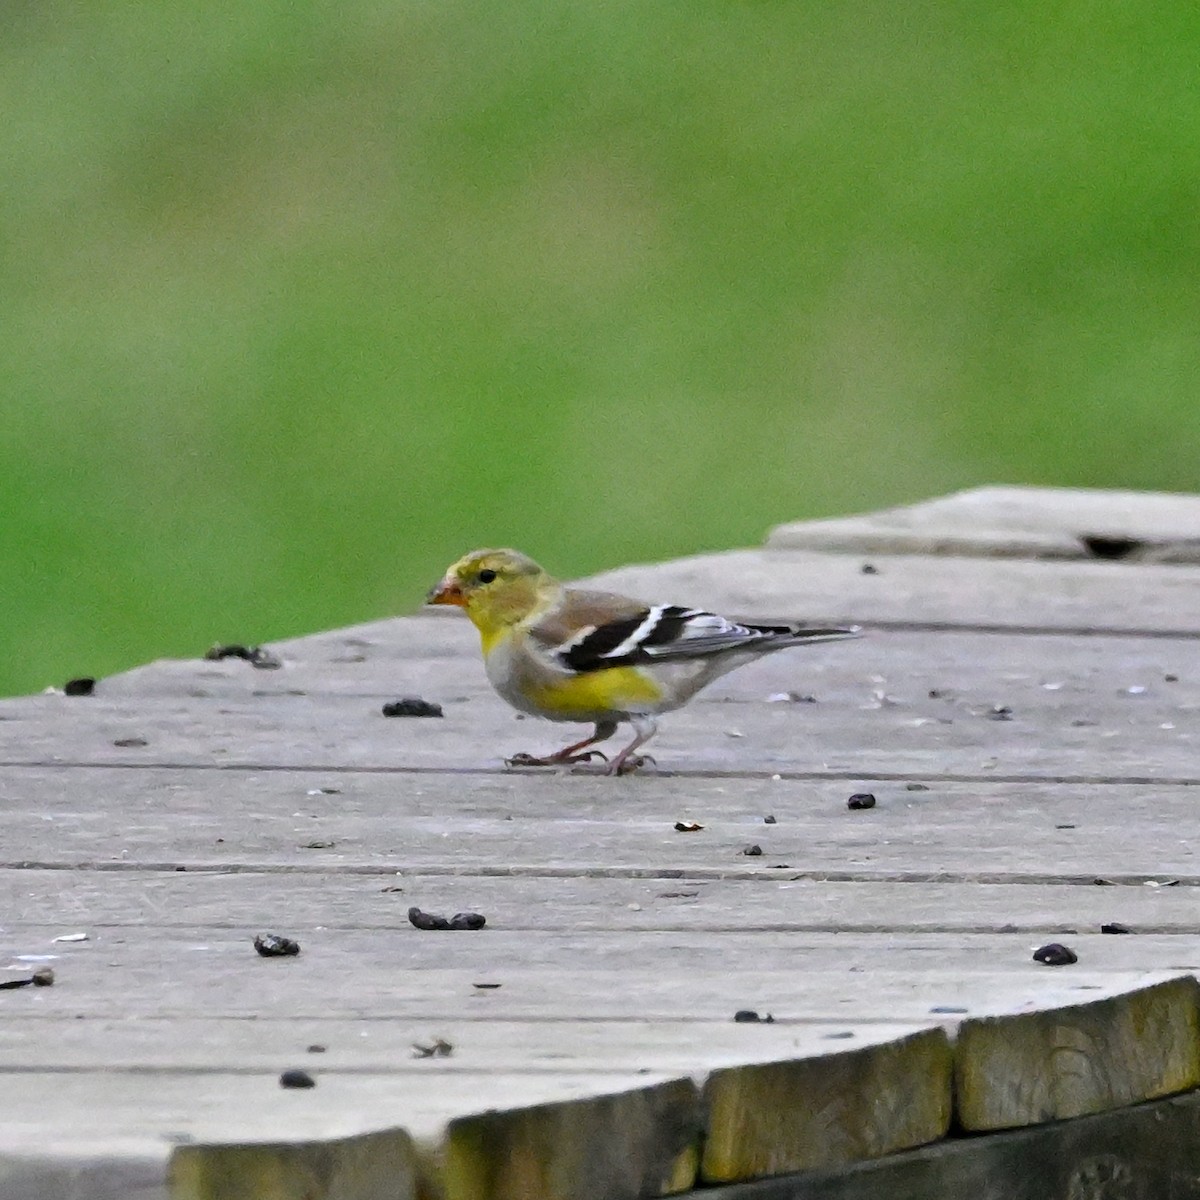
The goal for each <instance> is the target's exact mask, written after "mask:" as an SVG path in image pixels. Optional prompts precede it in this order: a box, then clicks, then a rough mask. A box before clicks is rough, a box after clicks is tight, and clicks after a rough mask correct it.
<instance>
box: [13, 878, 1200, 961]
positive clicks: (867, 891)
mask: <svg viewBox="0 0 1200 1200" xmlns="http://www.w3.org/2000/svg"><path fill="white" fill-rule="evenodd" d="M780 876H781V873H780V872H771V871H763V872H761V873H760V875H759V876H758V877H757V878H753V879H711V878H701V879H695V878H689V879H686V880H683V881H680V880H677V879H674V880H673V879H640V878H587V877H583V878H580V877H562V876H553V875H549V876H547V875H541V876H538V875H533V876H524V875H513V876H491V875H445V874H442V875H419V874H407V873H406V874H401V875H396V874H390V873H381V874H379V875H358V874H353V873H340V872H337V871H330V872H323V871H314V872H306V873H304V875H303V878H302V879H297V880H292V881H290V882H289V881H288V880H286V879H284V880H281V879H280V873H279V872H253V871H246V872H235V873H222V872H215V871H214V872H197V871H186V872H180V871H138V870H127V871H118V872H107V871H86V870H68V871H65V872H64V871H28V870H0V913H3V914H4V921H5V924H4V926H3V927H2V928H3V930H5V931H6V932H4V933H0V944H3V945H11V944H15V935H16V934H17V932H18V931H19V930H20V929H21V927H22V926H27V925H37V926H39V927H40V928H42V929H45V928H46V927H52V926H57V927H59V928H61V929H63V930H73V929H75V928H76V927H77V926H79V925H82V926H84V928H86V929H88V930H91V931H92V932H94V933H95V932H98V933H102V934H103V935H105V936H107V935H108V934H109V933H111V932H112V931H113V930H116V929H120V928H122V927H127V926H144V925H147V924H149V925H152V926H153V927H154V928H155V929H156V930H159V931H163V932H165V931H167V930H171V929H195V928H202V927H208V928H214V929H226V930H238V931H245V930H248V929H257V928H258V927H260V926H261V927H263V928H268V927H270V928H274V927H275V926H279V927H281V928H284V929H291V930H293V931H296V932H301V931H307V930H309V929H313V928H316V927H320V928H322V929H327V930H333V929H361V930H369V929H395V928H397V926H401V925H403V923H404V920H405V913H406V912H407V910H408V907H409V905H410V904H417V905H419V906H420V907H423V908H426V909H428V910H430V911H433V912H444V913H454V912H462V911H465V910H467V909H477V910H478V911H480V912H482V913H485V914H491V917H492V922H493V925H494V924H495V922H496V920H497V914H500V913H503V914H504V921H505V924H506V926H507V927H508V928H516V927H520V928H527V929H543V930H556V929H558V930H561V929H573V930H576V931H580V932H582V931H585V930H610V931H615V930H619V929H640V930H652V929H658V930H663V931H682V930H702V929H708V930H725V931H728V932H739V931H741V930H753V929H758V930H766V929H771V930H775V931H776V932H784V931H788V930H790V931H794V932H797V933H819V932H841V933H886V932H892V931H895V930H897V929H905V930H908V931H909V932H913V933H934V932H954V931H958V932H962V933H983V932H987V931H988V930H1004V931H1006V932H1010V933H1027V934H1030V935H1037V936H1047V937H1048V936H1049V935H1059V934H1065V933H1068V932H1071V933H1074V932H1076V931H1085V932H1092V933H1095V932H1097V931H1098V930H1099V929H1100V926H1101V925H1102V924H1108V923H1111V922H1114V921H1115V922H1118V923H1121V924H1124V925H1126V926H1127V927H1129V928H1130V929H1131V930H1132V931H1134V932H1137V933H1140V934H1146V933H1173V934H1183V933H1186V934H1191V935H1196V934H1200V911H1198V910H1197V905H1196V896H1197V893H1196V891H1195V889H1194V887H1189V886H1187V885H1180V886H1176V887H1144V886H1136V887H1135V886H1121V887H1096V886H1087V885H1078V884H1017V885H1014V884H1004V883H947V882H921V883H919V884H913V883H891V882H882V883H880V882H871V881H865V882H844V881H837V880H818V879H814V878H810V877H805V878H802V879H795V878H793V876H794V872H791V871H789V872H787V873H786V875H785V876H784V877H783V878H781V877H780ZM385 888H386V889H389V890H388V891H386V892H385V891H384V889H385ZM0 965H2V963H0Z"/></svg>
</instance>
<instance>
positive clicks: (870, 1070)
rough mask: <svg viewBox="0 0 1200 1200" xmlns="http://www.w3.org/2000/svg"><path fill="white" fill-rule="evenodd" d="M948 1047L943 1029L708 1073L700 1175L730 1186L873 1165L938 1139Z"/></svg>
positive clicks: (945, 1105)
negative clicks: (803, 1058) (839, 1051)
mask: <svg viewBox="0 0 1200 1200" xmlns="http://www.w3.org/2000/svg"><path fill="white" fill-rule="evenodd" d="M950 1063H951V1059H950V1045H949V1042H948V1041H947V1040H946V1038H945V1035H944V1034H943V1033H942V1032H941V1030H936V1031H934V1030H926V1031H922V1032H918V1033H912V1034H910V1035H909V1036H907V1037H904V1038H902V1039H895V1040H892V1041H890V1042H889V1043H888V1044H887V1045H886V1046H882V1047H869V1048H867V1049H862V1048H858V1047H856V1048H854V1049H851V1050H847V1051H846V1052H845V1053H843V1054H838V1055H833V1056H826V1057H822V1058H815V1059H812V1060H810V1061H808V1062H791V1063H758V1064H755V1065H747V1066H741V1067H732V1068H728V1069H721V1070H716V1071H713V1072H712V1073H711V1074H710V1075H709V1076H708V1078H707V1080H706V1081H705V1084H704V1101H705V1105H706V1107H707V1110H708V1114H709V1115H708V1124H707V1127H706V1130H705V1136H704V1151H703V1155H702V1158H701V1162H700V1176H701V1178H702V1179H703V1180H704V1182H706V1183H727V1182H732V1181H735V1180H739V1179H756V1178H759V1177H761V1176H764V1175H781V1174H784V1173H786V1172H789V1171H802V1170H808V1169H812V1168H817V1167H827V1166H832V1165H835V1164H838V1163H849V1162H856V1161H861V1160H862V1159H865V1158H878V1157H879V1156H881V1155H884V1154H890V1153H892V1152H894V1151H897V1150H905V1149H908V1148H910V1147H912V1146H919V1145H922V1144H923V1143H925V1142H932V1141H935V1140H936V1139H938V1138H940V1137H944V1136H945V1134H946V1131H947V1129H948V1128H949V1126H950V1109H951V1094H950V1072H951V1065H950Z"/></svg>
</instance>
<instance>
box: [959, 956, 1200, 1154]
mask: <svg viewBox="0 0 1200 1200" xmlns="http://www.w3.org/2000/svg"><path fill="white" fill-rule="evenodd" d="M1198 1000H1200V986H1198V985H1197V984H1196V981H1195V979H1191V978H1183V979H1177V980H1171V981H1169V982H1165V983H1160V984H1155V985H1153V986H1151V987H1147V988H1142V989H1139V990H1137V991H1131V992H1127V993H1125V994H1123V995H1120V996H1112V997H1109V998H1106V999H1103V1000H1099V1001H1091V1002H1088V1003H1085V1004H1083V1005H1080V1006H1078V1007H1076V1006H1072V1007H1068V1008H1053V1009H1044V1010H1041V1011H1032V1012H1030V1011H1026V1012H1015V1013H1008V1014H1005V1015H1003V1016H992V1017H973V1018H970V1019H969V1020H966V1021H964V1022H963V1023H962V1025H960V1026H959V1030H958V1044H957V1046H956V1048H955V1064H954V1081H955V1088H954V1095H955V1113H956V1115H957V1118H958V1122H959V1124H960V1125H961V1126H962V1128H963V1129H967V1130H972V1131H981V1130H990V1129H1003V1128H1007V1127H1009V1126H1014V1125H1036V1124H1038V1123H1040V1122H1042V1121H1053V1120H1060V1119H1062V1118H1064V1117H1080V1116H1087V1115H1089V1114H1091V1113H1095V1112H1104V1111H1107V1110H1108V1109H1112V1108H1119V1107H1120V1106H1122V1105H1125V1104H1136V1103H1138V1102H1139V1101H1142V1100H1146V1099H1152V1098H1155V1097H1158V1096H1165V1095H1169V1094H1170V1093H1172V1092H1181V1091H1185V1090H1187V1089H1190V1088H1194V1087H1196V1086H1197V1085H1198V1084H1200V1029H1198V1025H1200V1007H1198Z"/></svg>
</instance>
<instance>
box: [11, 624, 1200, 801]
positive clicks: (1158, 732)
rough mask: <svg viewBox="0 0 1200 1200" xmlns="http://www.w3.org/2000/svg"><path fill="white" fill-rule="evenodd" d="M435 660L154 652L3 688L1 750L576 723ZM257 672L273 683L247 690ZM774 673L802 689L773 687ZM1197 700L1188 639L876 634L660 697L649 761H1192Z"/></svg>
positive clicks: (434, 764)
mask: <svg viewBox="0 0 1200 1200" xmlns="http://www.w3.org/2000/svg"><path fill="white" fill-rule="evenodd" d="M467 632H468V633H469V631H467ZM1043 643H1044V644H1043ZM1051 643H1056V644H1051ZM444 661H445V664H446V669H445V671H444V672H443V671H442V670H440V669H439V668H438V667H437V666H436V664H433V663H430V662H428V661H426V662H424V665H423V669H424V671H425V674H424V675H422V674H420V673H419V672H418V671H417V670H416V668H415V666H414V665H413V664H404V665H396V666H395V667H394V669H390V668H386V664H382V663H381V664H378V669H379V677H378V681H377V683H376V684H375V685H374V686H375V687H376V688H377V689H378V690H377V691H376V693H375V694H373V695H350V694H342V695H328V694H326V693H325V692H324V691H315V690H314V691H312V692H311V694H310V693H309V690H308V689H309V688H313V689H317V688H329V687H330V686H331V685H330V684H329V683H328V676H329V669H327V668H322V667H321V665H320V664H318V663H314V664H313V665H312V666H311V667H309V668H304V669H303V670H302V669H300V668H297V669H296V671H297V673H295V674H289V672H288V671H284V672H261V671H253V670H252V669H251V668H246V667H245V665H244V664H240V665H241V666H242V667H243V670H242V672H241V673H240V674H236V675H223V676H222V677H221V686H222V688H223V689H224V691H223V692H222V693H221V694H219V695H213V696H208V697H197V696H189V695H188V694H187V686H188V685H187V683H186V678H187V675H188V673H189V672H190V671H191V670H192V668H191V667H188V668H186V669H184V668H182V667H181V668H174V667H172V668H170V669H168V668H165V667H164V668H162V669H161V671H160V669H159V668H153V669H148V670H147V672H146V673H135V675H132V676H129V677H124V679H122V680H113V681H103V682H102V684H101V689H100V692H99V694H98V695H96V696H94V697H89V698H76V697H63V696H39V697H29V698H25V699H21V700H14V701H4V702H0V716H3V717H4V718H5V719H4V720H0V761H2V762H8V763H18V762H21V763H30V762H39V761H41V762H47V763H55V764H68V763H88V762H93V763H99V764H122V763H124V764H129V765H133V766H141V765H147V764H155V763H176V764H191V765H196V766H205V767H212V766H228V765H231V764H238V763H241V764H243V765H257V766H261V767H272V768H276V767H283V766H295V767H304V768H307V769H331V770H333V769H354V768H360V769H381V770H406V769H425V770H428V769H448V770H462V769H473V770H493V771H499V770H501V768H502V759H503V756H504V755H506V754H511V753H512V752H513V751H514V750H517V749H521V748H531V747H532V748H533V749H538V748H540V747H550V746H554V745H555V744H560V743H561V739H564V738H566V737H567V736H569V735H570V733H571V732H573V730H574V729H575V728H576V727H575V726H565V727H564V726H555V725H553V724H551V723H549V722H543V721H537V720H534V719H530V720H526V721H518V720H517V719H516V714H514V713H513V712H512V711H511V710H510V709H509V708H508V707H507V706H506V705H505V704H504V703H503V701H501V700H500V699H499V698H498V697H496V696H495V695H493V694H492V692H491V690H490V689H489V688H488V686H487V684H486V681H485V679H484V676H483V671H482V667H481V665H480V663H479V661H478V654H477V651H476V650H475V649H474V647H469V646H465V647H464V649H463V651H462V653H461V654H460V655H458V656H457V657H454V658H448V659H446V660H444ZM216 665H217V666H220V665H221V664H216ZM333 674H334V677H338V672H336V671H334V672H333ZM264 675H265V676H268V677H269V686H270V689H272V690H271V691H270V693H269V694H264V695H257V696H256V695H254V694H253V693H254V691H255V690H256V686H257V685H258V683H259V680H260V677H262V676H264ZM281 676H287V680H285V679H283V678H281ZM1167 676H1171V677H1172V680H1173V681H1168V679H1167ZM322 681H324V682H322ZM389 684H390V687H389ZM293 686H296V687H298V688H299V690H301V691H304V692H305V693H306V694H304V695H291V694H288V689H289V688H291V687H293ZM364 686H365V684H364ZM142 689H144V690H142ZM385 689H387V690H385ZM1131 689H1132V690H1131ZM110 692H111V693H112V694H111V695H110ZM389 692H390V694H391V695H395V694H397V693H404V692H419V693H422V694H424V695H425V696H426V697H427V698H429V699H435V700H439V701H442V702H444V704H445V711H446V716H445V717H444V718H442V719H424V720H417V719H409V720H402V719H397V720H388V719H386V718H384V717H383V716H382V715H381V714H380V705H381V703H382V698H384V697H386V696H387V695H388V694H389ZM788 693H795V694H796V695H807V694H814V695H816V696H817V698H818V702H817V703H788V702H782V703H780V702H775V703H772V702H769V697H772V696H786V695H787V694H788ZM931 693H932V695H931ZM997 707H999V708H1000V709H1001V710H1002V711H1000V712H999V714H997V711H996V709H997ZM1003 710H1007V711H1003ZM1197 712H1200V643H1193V644H1189V643H1182V642H1164V641H1155V640H1146V639H1142V640H1137V639H1133V640H1131V639H1113V644H1109V645H1106V646H1105V647H1104V652H1103V653H1099V652H1098V647H1097V643H1096V642H1095V640H1094V639H1084V638H1078V639H1061V638H1058V639H1037V638H1016V637H1008V636H1005V637H999V636H997V637H988V636H982V635H975V636H973V637H972V636H969V635H964V634H953V635H949V634H947V635H939V636H937V637H930V636H928V635H924V636H921V635H916V634H911V633H905V634H899V633H897V634H880V635H878V636H876V637H872V638H868V639H863V640H861V641H859V642H849V643H839V644H833V645H831V646H827V647H825V648H824V649H823V650H822V651H821V652H820V653H818V652H817V651H816V650H815V649H814V650H813V652H812V653H811V654H807V655H802V654H794V655H782V654H781V655H777V656H774V657H773V658H771V659H767V660H764V661H763V662H761V663H756V664H753V665H751V666H748V667H746V668H745V669H744V670H742V671H740V672H735V673H734V674H732V675H730V676H729V677H727V679H726V680H724V681H722V682H720V683H719V684H717V685H715V686H714V687H713V688H712V689H711V690H710V691H709V692H707V693H703V694H702V695H701V697H699V698H698V699H697V701H696V702H695V703H694V704H692V705H689V706H688V707H687V708H686V709H684V710H683V711H681V712H679V713H674V714H670V715H669V717H668V718H666V719H665V720H664V722H663V727H662V730H661V732H660V734H659V736H658V738H657V739H656V742H655V748H656V753H657V754H658V756H659V762H660V763H661V764H662V767H663V768H664V769H666V768H672V769H680V770H689V771H705V772H712V771H725V772H734V773H739V774H743V773H744V774H756V773H759V774H766V775H770V774H773V773H785V774H786V773H795V772H802V773H809V774H818V775H822V774H826V775H828V774H833V775H839V776H843V777H844V776H847V775H853V774H858V775H871V774H875V775H879V774H884V775H901V776H907V777H912V778H924V777H926V776H932V777H935V778H936V777H945V776H962V777H972V778H976V777H984V776H988V775H995V776H1001V777H1014V776H1015V777H1038V778H1063V777H1071V778H1077V779H1089V780H1091V779H1096V780H1100V779H1105V778H1129V779H1151V780H1153V779H1156V778H1160V779H1161V778H1167V779H1170V778H1179V779H1185V780H1195V779H1196V778H1197V770H1196V767H1195V752H1194V744H1193V736H1194V729H1193V727H1194V724H1195V716H1196V713H1197ZM997 715H999V717H1001V718H1002V719H996V718H997ZM1033 734H1036V735H1037V736H1036V737H1034V736H1032V735H1033ZM116 743H122V744H119V745H118V744H116ZM143 743H144V744H143ZM618 744H619V743H618Z"/></svg>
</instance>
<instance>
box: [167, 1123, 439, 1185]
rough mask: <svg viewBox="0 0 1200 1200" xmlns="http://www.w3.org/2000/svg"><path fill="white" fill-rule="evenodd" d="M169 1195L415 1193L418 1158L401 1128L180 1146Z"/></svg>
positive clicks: (173, 1162) (172, 1158) (172, 1159)
mask: <svg viewBox="0 0 1200 1200" xmlns="http://www.w3.org/2000/svg"><path fill="white" fill-rule="evenodd" d="M165 1174H166V1177H167V1181H168V1186H169V1189H170V1194H171V1200H382V1198H383V1197H385V1196H386V1197H389V1198H390V1197H394V1198H395V1200H416V1198H417V1183H418V1178H417V1176H418V1164H417V1155H416V1149H415V1147H414V1146H413V1144H412V1139H411V1138H410V1137H409V1136H408V1134H407V1133H406V1132H404V1130H402V1129H389V1130H383V1131H380V1132H377V1133H364V1134H360V1135H358V1136H356V1137H345V1138H325V1139H321V1140H316V1141H312V1142H296V1141H291V1142H275V1143H272V1142H257V1143H240V1144H239V1143H230V1144H219V1145H209V1146H202V1145H193V1146H189V1145H177V1146H176V1147H175V1148H174V1150H173V1151H172V1152H171V1156H170V1160H169V1162H168V1164H167V1167H166V1172H165Z"/></svg>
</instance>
